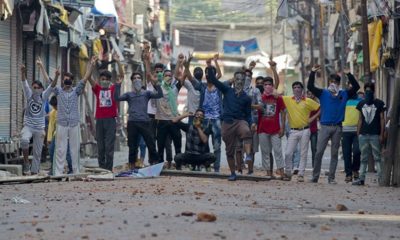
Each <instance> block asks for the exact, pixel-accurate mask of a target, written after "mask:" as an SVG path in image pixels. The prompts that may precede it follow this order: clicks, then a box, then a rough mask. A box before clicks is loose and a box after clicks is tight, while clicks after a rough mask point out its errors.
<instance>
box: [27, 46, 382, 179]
mask: <svg viewBox="0 0 400 240" xmlns="http://www.w3.org/2000/svg"><path fill="white" fill-rule="evenodd" d="M218 58H219V56H218V54H217V55H215V56H214V58H212V59H210V60H208V61H207V66H206V68H205V70H204V71H203V69H202V68H200V67H196V68H194V70H193V73H191V71H190V69H189V68H190V63H191V60H192V56H191V55H190V54H189V56H188V57H185V56H184V55H183V54H180V55H179V58H178V61H177V65H176V67H175V71H174V73H173V72H172V71H171V70H168V69H165V67H164V65H162V64H160V63H157V64H155V66H154V69H153V70H152V69H151V54H150V51H149V48H145V49H144V51H143V60H144V63H145V69H146V74H145V76H146V79H143V74H142V73H139V72H134V73H133V74H132V75H131V77H130V80H131V86H132V89H131V90H130V91H128V92H126V93H123V94H121V83H122V80H123V79H124V73H123V72H124V71H123V68H122V65H121V64H120V62H119V58H118V57H116V56H114V60H115V61H116V62H117V63H118V66H119V73H120V74H119V76H118V79H117V80H116V81H115V83H112V81H111V78H112V77H111V76H112V75H111V73H110V72H109V71H107V70H102V71H100V72H99V74H98V75H99V77H98V79H97V81H96V80H94V79H93V78H92V72H93V70H94V69H95V68H96V62H97V58H96V57H94V58H92V59H91V61H90V64H88V68H87V72H86V74H85V76H84V77H83V79H82V80H81V81H79V83H78V84H77V86H76V87H72V83H73V78H74V77H73V75H72V74H71V73H64V74H63V82H62V87H57V86H56V83H57V79H58V76H59V75H60V72H59V71H57V72H56V77H55V79H54V80H52V79H50V78H49V77H48V76H47V73H46V72H45V71H44V68H43V64H42V63H41V61H40V59H38V61H37V64H38V66H39V67H40V69H41V72H42V74H43V75H44V78H45V79H46V80H47V81H48V82H49V83H51V84H49V87H48V88H47V89H46V90H45V91H43V90H44V89H43V85H42V83H41V82H38V81H34V82H33V83H32V88H33V89H34V90H33V91H32V90H31V88H30V87H29V85H28V84H27V81H26V78H25V77H24V76H25V68H24V67H21V72H22V81H23V90H24V94H25V98H26V103H27V108H26V110H25V116H24V128H23V129H22V139H21V143H22V149H23V153H24V173H25V174H30V173H32V174H37V173H38V172H39V170H40V164H39V163H40V153H41V148H42V144H43V137H44V118H45V113H44V110H43V104H44V102H45V101H47V99H48V98H49V96H50V94H51V93H52V92H53V93H54V96H53V98H52V100H51V101H50V102H51V104H52V106H53V108H54V111H53V112H51V114H50V116H51V121H50V122H51V128H50V127H49V134H48V135H49V136H48V142H49V143H51V144H52V146H53V147H52V149H54V150H53V151H52V154H51V156H54V157H52V159H51V160H52V162H53V165H52V166H53V169H52V171H51V174H54V175H61V174H63V173H64V160H65V159H66V155H67V151H68V157H67V159H68V160H69V161H68V165H69V170H68V173H79V129H80V127H79V121H80V116H79V111H78V99H79V96H80V95H81V94H82V93H83V91H84V87H85V84H86V82H87V81H89V82H90V84H91V87H92V90H93V93H94V94H95V96H96V140H97V143H98V161H99V166H100V167H101V168H105V169H109V170H113V155H114V142H115V133H116V117H117V116H118V102H120V101H126V102H128V106H129V107H128V114H129V119H128V124H127V132H128V147H129V167H130V168H135V167H136V165H135V162H136V160H137V158H138V147H139V142H140V139H141V138H142V139H144V142H145V144H146V146H147V148H148V151H149V164H157V163H161V162H164V160H166V161H167V164H166V167H167V168H172V166H173V165H172V160H173V157H172V153H171V143H173V144H174V150H175V158H174V160H175V166H176V169H181V168H182V166H183V165H188V166H191V167H192V169H193V170H195V169H199V167H201V166H204V167H206V168H207V170H209V169H210V167H211V166H213V168H214V171H215V172H219V171H220V162H221V139H222V140H223V141H224V143H225V146H226V158H227V162H228V165H229V169H230V172H231V175H230V176H229V178H228V180H230V181H235V180H236V172H239V173H241V174H242V170H243V167H244V166H245V165H246V164H247V166H248V174H249V175H251V174H253V172H254V170H253V166H254V160H255V154H256V153H257V152H258V149H259V148H260V149H261V163H262V167H263V169H264V170H265V171H266V176H267V177H268V178H271V179H272V178H277V179H282V180H286V181H290V180H291V179H292V175H293V174H298V176H297V181H298V182H304V175H305V168H306V166H307V156H308V149H309V143H310V141H311V151H312V167H313V171H312V176H311V179H310V182H312V183H316V182H318V180H319V177H320V173H321V163H322V157H323V154H324V152H325V149H326V147H327V144H328V141H329V140H330V141H331V161H330V166H329V173H328V183H330V184H335V183H336V181H335V173H336V168H337V164H338V153H339V147H340V142H341V141H342V148H343V158H344V160H345V172H346V179H345V181H346V182H353V185H364V183H365V171H366V166H367V162H368V158H369V157H370V153H372V156H373V158H374V160H375V162H376V170H377V174H378V176H379V179H380V178H381V157H380V154H381V144H382V143H383V137H384V125H385V119H384V111H385V109H386V108H385V104H384V103H383V102H382V101H381V100H379V99H375V98H374V91H375V86H374V84H373V83H366V84H365V85H364V90H365V99H361V98H360V97H359V96H360V95H358V94H357V93H358V90H359V89H360V86H359V84H358V82H357V81H356V79H355V78H354V76H353V75H352V74H351V73H350V72H349V71H344V74H343V75H342V77H340V76H339V75H337V74H332V75H330V76H329V79H328V80H329V85H328V87H327V88H326V89H321V88H318V87H316V86H315V84H314V82H315V76H316V74H317V72H318V71H320V67H319V66H318V65H315V66H314V67H313V68H312V69H311V73H310V76H309V79H308V83H307V88H308V92H307V95H306V92H305V88H304V85H303V83H301V82H294V83H292V85H291V87H292V92H293V95H283V85H284V83H283V82H282V80H280V79H279V77H278V74H277V71H276V63H275V62H273V61H270V62H269V65H270V68H271V70H272V73H273V78H272V77H262V76H259V77H257V79H256V84H255V86H253V85H252V74H253V72H252V69H253V68H254V67H255V65H256V63H255V62H252V63H251V64H250V66H249V67H248V68H243V69H240V71H237V72H235V73H234V75H233V77H232V78H231V79H229V80H227V81H220V80H219V79H220V78H221V77H222V74H221V70H220V67H219V64H218ZM345 75H346V78H347V79H348V87H347V88H346V89H341V88H340V82H341V80H342V78H343V77H344V76H345ZM203 76H205V80H206V81H204V82H203ZM145 80H146V81H145ZM182 86H184V87H185V88H186V89H187V90H188V94H187V113H184V114H182V115H180V114H179V112H178V107H177V97H178V93H179V91H180V89H181V88H182ZM186 117H188V118H189V120H188V123H183V122H181V120H182V119H184V118H186ZM287 121H288V127H286V122H287ZM318 121H319V125H320V129H319V130H318V123H317V122H318ZM181 130H183V131H184V132H186V145H185V146H186V147H185V152H184V153H181V147H182V134H181ZM285 130H286V131H287V132H286V135H287V137H288V139H287V144H286V146H285V148H284V149H285V151H284V153H283V150H282V137H283V136H284V135H285ZM56 133H57V134H56ZM210 136H211V142H212V147H213V153H211V152H210V146H209V138H210ZM32 137H33V143H34V148H33V155H34V157H33V161H32V163H30V162H29V159H28V147H29V141H30V138H32ZM317 139H318V141H317ZM164 149H165V150H166V152H167V155H166V159H164ZM296 151H299V155H300V161H299V163H298V166H295V167H296V169H294V168H293V165H294V158H295V157H294V156H295V152H296ZM243 153H244V154H243ZM272 153H273V154H272ZM274 160H275V163H276V171H275V174H274V172H273V169H272V165H273V161H274ZM360 169H361V174H359V170H360Z"/></svg>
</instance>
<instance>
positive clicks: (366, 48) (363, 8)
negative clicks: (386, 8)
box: [361, 0, 371, 82]
mask: <svg viewBox="0 0 400 240" xmlns="http://www.w3.org/2000/svg"><path fill="white" fill-rule="evenodd" d="M361 19H362V20H361V24H362V25H361V34H362V35H361V36H362V46H363V66H364V82H370V81H371V69H370V62H369V61H370V60H369V39H368V16H367V0H361Z"/></svg>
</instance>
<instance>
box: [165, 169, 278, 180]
mask: <svg viewBox="0 0 400 240" xmlns="http://www.w3.org/2000/svg"><path fill="white" fill-rule="evenodd" d="M161 175H162V176H177V177H200V178H218V179H227V178H228V177H229V176H230V175H228V174H222V173H215V172H196V171H179V170H163V171H162V172H161ZM236 179H237V180H247V181H256V182H258V181H269V180H271V179H269V178H267V177H261V176H252V175H239V174H238V175H236Z"/></svg>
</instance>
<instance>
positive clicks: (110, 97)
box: [92, 84, 118, 119]
mask: <svg viewBox="0 0 400 240" xmlns="http://www.w3.org/2000/svg"><path fill="white" fill-rule="evenodd" d="M92 90H93V93H94V94H95V95H96V119H99V118H114V117H116V116H117V115H118V107H117V103H116V102H115V100H114V91H115V85H114V84H112V85H111V86H110V88H107V89H103V88H102V87H101V86H100V85H99V84H96V85H95V86H94V87H93V88H92Z"/></svg>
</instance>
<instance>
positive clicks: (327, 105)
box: [307, 65, 360, 184]
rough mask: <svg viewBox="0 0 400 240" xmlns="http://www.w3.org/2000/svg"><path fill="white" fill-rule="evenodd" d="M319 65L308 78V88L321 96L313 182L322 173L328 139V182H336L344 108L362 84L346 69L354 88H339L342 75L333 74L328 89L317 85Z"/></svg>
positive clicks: (318, 96)
mask: <svg viewBox="0 0 400 240" xmlns="http://www.w3.org/2000/svg"><path fill="white" fill-rule="evenodd" d="M320 68H321V67H320V66H319V65H314V67H313V68H312V70H311V73H310V77H309V79H308V84H307V88H308V90H309V91H310V92H311V93H312V94H314V95H315V96H316V97H317V98H319V101H320V104H321V117H320V123H321V129H320V130H319V133H318V144H317V153H316V155H315V162H314V168H313V176H312V179H311V182H313V183H317V182H318V179H319V175H320V173H321V164H322V157H323V155H324V151H325V149H326V146H327V145H328V141H329V140H331V141H332V145H331V161H330V166H329V176H328V183H329V184H336V181H335V173H336V167H337V163H338V155H339V146H340V137H341V135H342V122H343V120H344V110H345V107H346V103H347V100H348V99H349V98H352V97H353V96H354V95H356V94H357V91H358V89H360V85H359V84H358V82H357V81H356V79H355V78H354V76H353V75H352V74H351V73H350V72H349V71H348V70H346V71H345V73H346V75H347V77H348V79H349V82H350V84H351V86H352V88H350V89H348V90H341V89H339V86H340V76H338V75H337V74H332V75H330V76H329V86H328V88H327V89H320V88H317V87H315V85H314V81H315V73H316V72H317V71H319V70H320Z"/></svg>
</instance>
